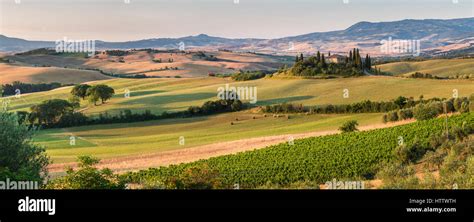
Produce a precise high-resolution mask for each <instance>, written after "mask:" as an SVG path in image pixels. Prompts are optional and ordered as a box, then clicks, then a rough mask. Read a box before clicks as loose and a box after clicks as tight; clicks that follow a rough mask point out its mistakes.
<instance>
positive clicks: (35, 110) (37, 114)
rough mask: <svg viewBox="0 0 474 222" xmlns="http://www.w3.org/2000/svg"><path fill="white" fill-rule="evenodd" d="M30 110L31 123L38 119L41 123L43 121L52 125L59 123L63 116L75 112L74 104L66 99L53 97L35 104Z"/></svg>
mask: <svg viewBox="0 0 474 222" xmlns="http://www.w3.org/2000/svg"><path fill="white" fill-rule="evenodd" d="M30 110H31V113H30V115H29V121H30V122H31V123H34V122H36V121H38V123H39V124H40V125H41V124H43V123H45V124H47V125H51V124H54V123H57V122H58V120H59V119H60V118H61V116H63V115H65V114H67V113H72V112H74V105H73V104H71V103H69V102H68V101H66V100H62V99H52V100H46V101H43V102H42V103H40V104H38V105H34V106H32V107H31V108H30Z"/></svg>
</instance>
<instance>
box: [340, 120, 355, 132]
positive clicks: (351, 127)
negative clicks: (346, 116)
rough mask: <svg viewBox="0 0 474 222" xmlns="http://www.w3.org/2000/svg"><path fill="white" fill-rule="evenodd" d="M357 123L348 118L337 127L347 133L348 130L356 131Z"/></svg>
mask: <svg viewBox="0 0 474 222" xmlns="http://www.w3.org/2000/svg"><path fill="white" fill-rule="evenodd" d="M358 125H359V123H358V122H357V121H355V120H349V121H347V122H345V123H344V124H342V126H341V127H339V130H341V131H342V132H343V133H348V132H354V131H358V129H357V126H358Z"/></svg>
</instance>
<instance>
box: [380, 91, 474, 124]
mask: <svg viewBox="0 0 474 222" xmlns="http://www.w3.org/2000/svg"><path fill="white" fill-rule="evenodd" d="M473 105H474V95H473V96H471V98H467V97H460V98H451V99H443V100H442V99H436V100H431V101H423V102H421V103H419V104H417V105H416V106H413V107H405V108H403V109H397V110H394V111H391V112H388V113H386V114H384V115H383V117H382V121H383V122H385V123H386V122H395V121H399V120H406V119H411V118H415V119H417V120H428V119H432V118H435V117H437V116H439V115H441V114H443V113H453V112H459V113H467V112H470V111H474V106H473Z"/></svg>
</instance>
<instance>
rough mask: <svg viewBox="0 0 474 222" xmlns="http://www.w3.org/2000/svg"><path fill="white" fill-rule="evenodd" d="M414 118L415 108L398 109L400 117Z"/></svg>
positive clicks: (401, 118)
mask: <svg viewBox="0 0 474 222" xmlns="http://www.w3.org/2000/svg"><path fill="white" fill-rule="evenodd" d="M411 118H413V110H412V109H401V110H399V111H398V119H399V120H404V119H411Z"/></svg>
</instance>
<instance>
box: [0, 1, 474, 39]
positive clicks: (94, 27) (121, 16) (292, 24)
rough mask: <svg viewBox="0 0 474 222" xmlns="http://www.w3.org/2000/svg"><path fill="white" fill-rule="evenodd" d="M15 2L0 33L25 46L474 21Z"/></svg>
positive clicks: (307, 4) (403, 10) (288, 4)
mask: <svg viewBox="0 0 474 222" xmlns="http://www.w3.org/2000/svg"><path fill="white" fill-rule="evenodd" d="M16 1H18V2H19V3H15V0H0V12H1V13H0V19H1V20H0V34H3V35H7V36H12V37H19V38H25V39H30V40H57V39H62V38H63V37H65V36H66V37H67V38H69V39H100V40H107V41H124V40H137V39H146V38H160V37H182V36H189V35H196V34H200V33H205V34H208V35H212V36H221V37H231V38H247V37H253V38H275V37H284V36H292V35H300V34H306V33H310V32H320V31H333V30H341V29H345V28H347V27H349V26H350V25H352V24H354V23H356V22H360V21H372V22H377V21H394V20H401V19H407V18H413V19H426V18H440V19H446V18H466V17H474V0H346V1H348V3H347V4H345V3H344V0H239V1H238V4H236V3H235V2H234V0H129V1H130V3H129V4H127V3H125V1H127V0H16ZM235 1H237V0H235ZM456 2H457V3H456Z"/></svg>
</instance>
